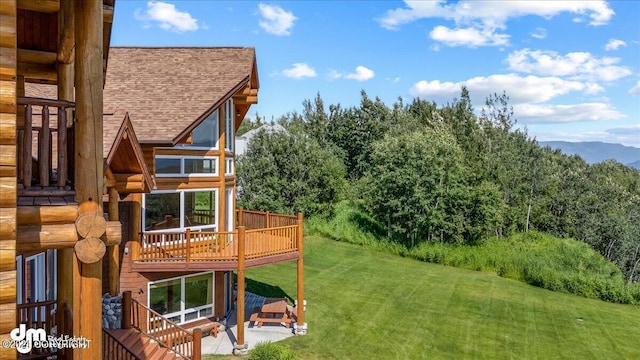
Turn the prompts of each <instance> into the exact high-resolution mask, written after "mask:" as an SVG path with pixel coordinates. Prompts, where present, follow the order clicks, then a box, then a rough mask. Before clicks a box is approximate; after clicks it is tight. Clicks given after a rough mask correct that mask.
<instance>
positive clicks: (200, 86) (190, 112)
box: [104, 47, 255, 143]
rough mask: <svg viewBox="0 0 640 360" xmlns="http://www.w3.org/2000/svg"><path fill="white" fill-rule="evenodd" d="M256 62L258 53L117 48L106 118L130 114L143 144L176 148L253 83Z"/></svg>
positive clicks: (238, 49) (109, 71) (112, 59)
mask: <svg viewBox="0 0 640 360" xmlns="http://www.w3.org/2000/svg"><path fill="white" fill-rule="evenodd" d="M254 62H255V51H254V49H253V48H245V47H215V48H203V47H192V48H184V47H162V48H139V47H113V48H111V50H110V53H109V64H108V67H107V78H106V83H105V89H104V113H105V114H111V113H114V112H116V111H119V110H120V111H122V110H125V111H127V112H128V113H129V116H130V119H131V122H132V123H133V126H134V128H135V131H136V135H137V136H138V139H139V140H140V141H141V142H157V143H167V142H173V143H175V142H176V141H178V140H179V139H178V137H179V136H180V135H181V134H183V133H184V131H185V129H187V128H189V127H190V126H192V125H193V124H194V122H195V121H197V120H199V119H200V118H201V117H202V116H203V115H204V114H206V113H207V112H208V111H209V110H210V109H211V107H212V106H213V105H215V104H220V103H221V102H222V101H223V100H225V99H226V98H228V97H229V96H231V95H233V93H232V90H235V91H237V90H239V89H241V88H242V87H243V86H244V84H246V83H247V82H248V81H249V80H250V78H251V73H252V71H253V69H254ZM111 124H113V125H116V123H115V122H113V123H107V122H105V124H104V125H105V132H108V131H109V129H107V128H106V127H107V126H109V125H111ZM118 125H119V124H118Z"/></svg>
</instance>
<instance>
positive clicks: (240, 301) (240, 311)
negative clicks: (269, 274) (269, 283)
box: [234, 226, 247, 353]
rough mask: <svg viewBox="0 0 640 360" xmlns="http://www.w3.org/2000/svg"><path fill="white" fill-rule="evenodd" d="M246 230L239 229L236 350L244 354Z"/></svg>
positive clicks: (245, 347) (242, 227)
mask: <svg viewBox="0 0 640 360" xmlns="http://www.w3.org/2000/svg"><path fill="white" fill-rule="evenodd" d="M244 231H245V228H244V226H239V227H238V294H237V295H238V296H237V300H236V315H237V320H236V323H237V324H238V325H237V326H238V331H237V332H238V334H237V337H238V338H237V343H236V344H235V348H234V350H237V351H236V352H240V353H242V352H243V350H244V351H245V352H246V349H247V345H246V344H245V343H244V284H245V283H244V246H245V242H246V241H245V233H244Z"/></svg>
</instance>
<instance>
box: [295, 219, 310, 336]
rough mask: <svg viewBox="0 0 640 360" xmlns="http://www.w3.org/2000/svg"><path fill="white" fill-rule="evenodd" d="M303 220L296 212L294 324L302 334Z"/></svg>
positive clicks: (305, 330)
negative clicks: (295, 305) (296, 241)
mask: <svg viewBox="0 0 640 360" xmlns="http://www.w3.org/2000/svg"><path fill="white" fill-rule="evenodd" d="M303 222H304V215H302V213H298V219H297V225H298V228H297V234H296V238H297V240H298V264H297V265H298V269H297V270H298V274H297V275H298V276H297V278H298V283H297V285H298V288H297V293H298V294H297V295H298V306H297V309H296V310H297V312H296V316H297V317H298V319H297V320H298V323H297V324H296V325H295V330H296V334H300V335H304V334H305V333H306V332H307V325H306V324H305V323H304V307H305V303H304V239H303V236H304V234H303V233H304V229H303V227H302V224H303Z"/></svg>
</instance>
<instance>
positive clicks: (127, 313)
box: [121, 290, 131, 329]
mask: <svg viewBox="0 0 640 360" xmlns="http://www.w3.org/2000/svg"><path fill="white" fill-rule="evenodd" d="M121 327H122V328H123V329H131V291H130V290H127V291H125V292H123V293H122V326H121Z"/></svg>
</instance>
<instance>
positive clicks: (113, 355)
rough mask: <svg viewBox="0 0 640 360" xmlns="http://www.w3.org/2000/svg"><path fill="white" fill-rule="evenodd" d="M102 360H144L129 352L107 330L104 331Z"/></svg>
mask: <svg viewBox="0 0 640 360" xmlns="http://www.w3.org/2000/svg"><path fill="white" fill-rule="evenodd" d="M102 358H103V359H109V360H144V359H142V358H141V357H139V356H137V355H136V354H134V353H133V352H131V350H129V349H128V348H127V347H126V345H125V344H123V343H122V342H121V341H120V340H118V339H116V338H115V337H114V336H113V335H111V334H110V333H109V332H108V331H107V330H105V329H102Z"/></svg>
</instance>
